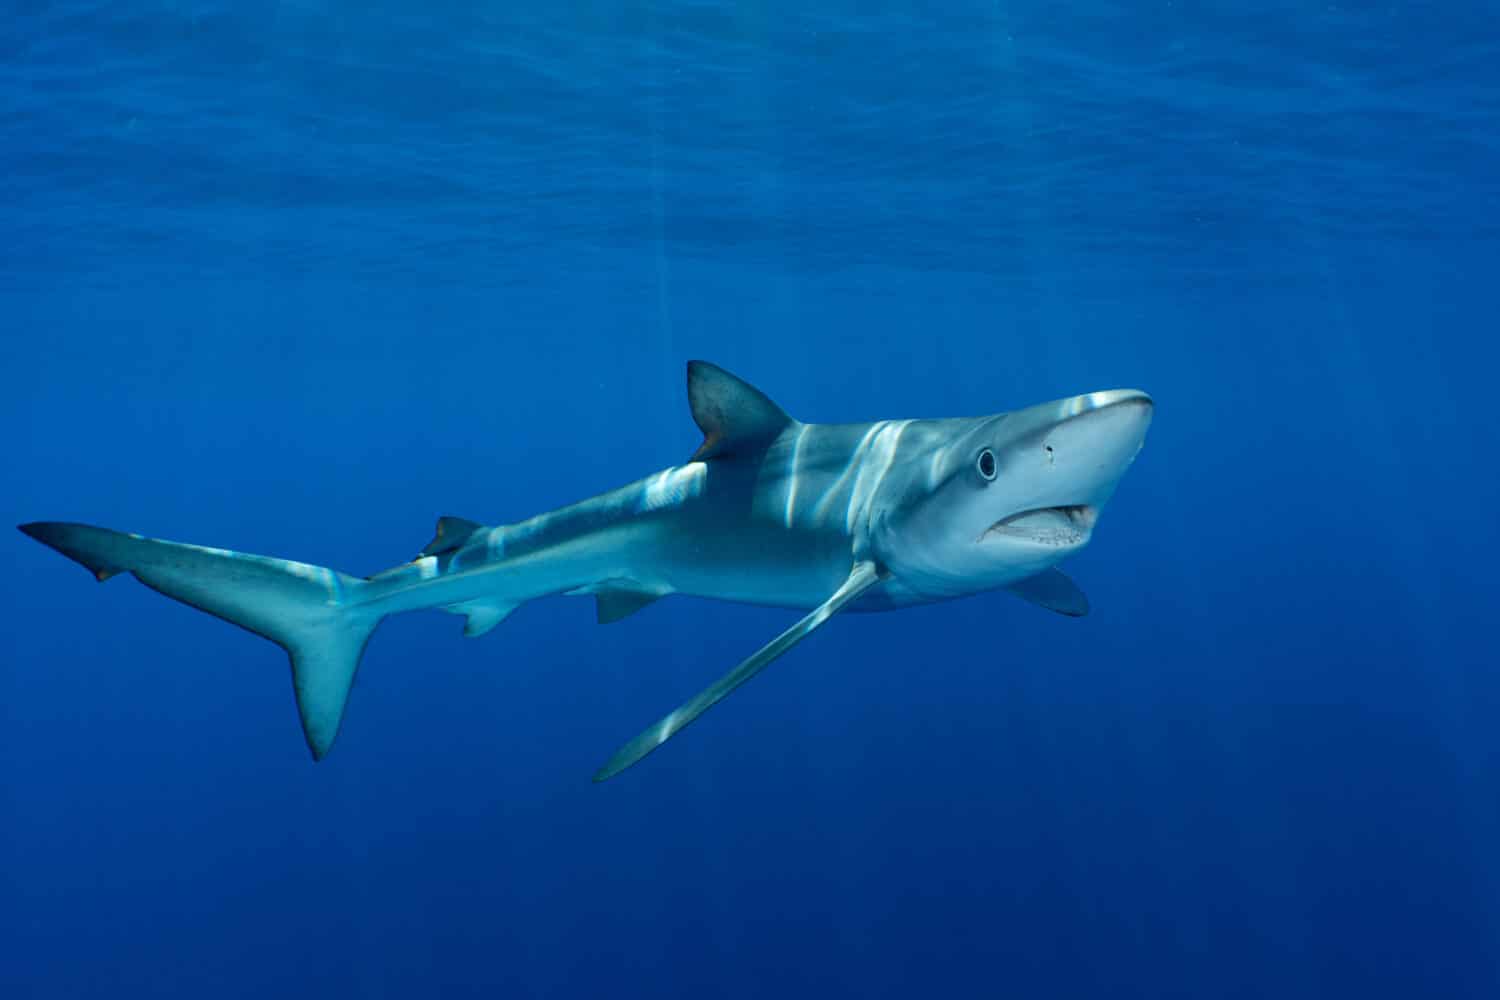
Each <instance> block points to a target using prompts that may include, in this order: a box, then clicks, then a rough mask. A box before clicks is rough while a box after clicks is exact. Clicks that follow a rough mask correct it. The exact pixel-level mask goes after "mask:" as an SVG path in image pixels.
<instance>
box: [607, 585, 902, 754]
mask: <svg viewBox="0 0 1500 1000" xmlns="http://www.w3.org/2000/svg"><path fill="white" fill-rule="evenodd" d="M885 576H886V574H885V571H884V570H882V569H880V568H879V567H877V566H876V565H875V564H874V563H873V562H859V563H855V565H854V569H853V571H852V572H850V574H849V578H848V579H847V580H845V581H844V583H843V585H842V586H840V587H839V589H838V590H836V591H834V593H833V596H832V597H830V598H828V600H826V601H824V602H823V603H822V604H820V605H818V606H817V607H816V608H814V609H813V610H812V611H811V612H809V613H808V615H807V617H805V618H803V619H802V620H801V621H799V622H798V623H797V624H795V625H793V626H792V627H791V628H789V629H787V630H786V631H785V632H783V633H781V634H780V635H778V636H777V637H776V638H774V639H772V640H771V641H770V642H768V643H766V644H765V645H764V646H762V647H761V648H760V649H759V650H757V651H756V652H755V653H753V654H751V656H750V657H749V658H748V659H746V660H745V661H744V662H743V663H741V664H740V665H739V666H737V667H735V668H734V669H733V670H731V671H729V673H727V674H725V675H724V676H723V677H720V678H719V679H718V680H716V681H714V682H713V683H712V684H710V685H709V686H708V687H707V688H705V689H704V690H703V691H701V692H699V694H698V695H697V696H696V697H694V698H693V699H692V700H690V701H687V702H684V703H683V704H682V705H679V706H678V707H677V709H676V710H675V711H673V712H672V713H671V714H670V715H668V716H666V717H665V718H663V719H662V720H661V721H660V722H658V723H656V725H654V726H652V727H651V728H649V729H647V730H646V731H645V732H643V733H641V734H640V735H639V736H637V737H636V738H635V739H633V740H631V741H630V742H629V743H627V744H625V745H624V746H623V747H621V748H620V749H619V750H618V751H616V753H615V755H614V756H613V757H611V758H610V759H609V760H608V761H607V762H605V764H604V766H603V767H601V768H599V770H598V771H596V772H594V780H595V781H596V782H597V781H607V780H609V779H610V778H613V777H614V776H615V775H617V774H619V773H620V772H621V771H623V770H625V769H626V768H627V767H630V766H631V765H632V764H635V763H636V762H637V761H639V760H640V759H641V758H642V757H644V756H646V755H647V754H649V753H650V752H651V751H653V750H655V749H656V748H657V747H659V746H661V745H662V744H663V743H665V742H667V740H669V739H671V738H672V737H673V736H674V735H676V734H677V732H678V731H680V730H681V729H683V728H684V727H686V726H687V724H688V723H690V722H692V721H693V720H694V719H696V718H698V716H700V715H702V714H703V713H704V712H706V711H708V710H709V709H710V708H712V707H713V706H714V705H716V704H718V703H719V702H720V701H722V700H723V699H724V697H725V696H726V695H728V694H729V692H731V691H733V690H734V689H735V688H737V687H739V686H740V685H741V684H743V683H745V682H746V681H748V680H749V679H750V678H752V677H754V676H755V675H756V674H758V673H760V672H761V671H762V670H764V669H765V668H766V666H767V665H769V664H770V662H771V661H772V660H774V659H776V658H777V657H778V656H780V655H781V654H782V653H785V652H786V651H787V650H789V649H791V648H792V647H793V646H795V645H797V643H799V642H801V641H802V640H803V639H805V638H807V637H808V636H809V635H811V634H812V633H813V631H814V630H815V629H817V627H818V626H819V625H822V624H823V623H824V622H826V621H827V620H828V619H830V618H832V617H833V616H834V615H836V614H837V613H838V612H839V610H840V609H842V608H843V607H844V606H845V605H847V604H849V603H850V602H851V601H854V600H855V599H856V598H858V597H859V596H860V595H861V594H863V593H864V592H865V591H867V590H869V589H870V588H871V587H873V586H875V585H876V584H878V583H880V582H881V581H882V580H884V579H885Z"/></svg>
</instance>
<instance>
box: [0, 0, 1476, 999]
mask: <svg viewBox="0 0 1500 1000" xmlns="http://www.w3.org/2000/svg"><path fill="white" fill-rule="evenodd" d="M927 10H928V8H926V7H924V6H923V5H919V4H915V3H913V4H907V5H885V6H871V5H867V4H853V3H848V4H836V3H831V2H826V0H815V2H813V3H811V4H808V5H800V6H797V5H791V6H786V5H782V6H776V5H770V4H762V3H748V4H747V3H728V2H723V0H700V2H691V3H677V2H672V3H667V2H661V3H649V4H645V3H623V4H608V3H596V4H577V3H561V4H525V5H523V4H488V5H462V4H448V3H427V4H422V5H410V4H389V3H387V4H375V5H359V4H352V3H342V4H335V5H330V4H319V3H310V2H288V3H281V4H265V5H245V4H231V3H206V2H179V3H163V2H159V0H145V2H141V3H129V4H104V3H81V2H76V0H72V2H54V3H18V4H13V5H11V6H10V7H8V8H7V13H6V16H5V17H4V18H3V19H0V126H3V131H0V136H3V138H0V372H3V376H4V392H3V393H0V450H3V456H4V457H3V465H0V470H3V471H0V482H3V488H0V515H3V519H8V520H9V522H10V523H13V524H14V523H20V522H23V521H31V520H38V519H66V520H80V521H86V522H91V523H97V524H103V525H106V526H110V527H115V528H119V529H123V530H130V531H139V532H143V533H146V534H151V535H156V536H159V537H166V538H172V539H179V540H183V541H189V542H197V543H203V544H212V545H220V546H225V547H230V548H235V549H241V550H247V551H251V552H262V553H267V554H272V555H280V556H286V557H292V558H297V559H302V560H306V561H309V562H314V563H320V564H326V565H331V566H335V567H338V568H340V569H343V570H346V571H351V572H358V573H368V572H372V571H374V570H377V569H381V568H383V567H385V566H388V565H390V564H393V563H396V562H400V561H403V560H405V559H406V558H409V557H410V556H411V555H412V554H413V553H414V552H415V551H416V550H417V549H418V548H420V547H421V546H422V545H423V544H424V543H425V542H426V541H427V539H428V538H429V537H430V534H431V528H432V522H433V519H434V518H435V517H436V516H437V515H438V514H457V515H461V516H465V517H469V518H474V519H478V520H482V521H486V522H491V523H494V522H499V521H509V520H516V519H520V518H523V517H525V516H528V515H530V514H532V513H535V512H537V511H540V510H544V509H547V508H550V507H554V506H557V505H560V504H563V503H566V502H570V501H572V500H575V499H578V498H581V497H584V496H587V495H590V494H592V493H596V492H599V491H602V490H604V489H606V488H609V487H613V486H615V485H618V484H621V483H623V482H626V481H628V480H631V479H634V478H636V477H638V476H640V475H643V474H645V473H647V472H650V471H654V470H655V469H658V468H660V467H663V466H665V465H669V464H673V463H675V462H678V461H681V460H682V459H683V458H685V457H686V456H687V455H688V454H689V453H690V452H691V451H692V449H693V448H694V447H695V446H696V444H697V438H698V435H697V433H696V431H695V429H694V427H693V425H692V422H691V421H690V419H689V417H688V412H687V405H686V402H685V399H684V394H683V388H682V382H683V364H684V362H685V361H686V360H687V359H689V358H694V357H702V358H706V359H709V360H712V361H715V362H717V363H719V364H722V365H724V366H726V367H728V368H729V369H730V370H732V371H735V372H736V373H739V374H741V375H743V376H744V377H746V378H748V379H749V380H751V381H752V382H754V383H756V384H758V385H759V386H760V387H762V388H763V389H764V390H765V391H766V392H767V393H768V394H769V395H770V396H771V397H772V398H774V399H776V400H777V401H778V402H780V403H781V404H782V405H783V406H784V407H785V408H786V409H787V410H788V411H789V412H791V413H792V414H793V415H795V416H798V417H800V418H802V419H805V420H858V419H874V418H880V417H902V416H941V415H957V414H972V413H985V412H993V411H997V410H1003V409H1009V408H1013V407H1018V406H1023V405H1026V404H1030V403H1034V402H1039V401H1042V400H1046V399H1051V398H1054V397H1058V396H1064V395H1071V394H1074V393H1078V392H1084V391H1088V390H1093V389H1102V388H1110V387H1116V386H1139V387H1141V388H1144V389H1147V390H1149V391H1150V392H1151V393H1152V394H1153V395H1154V396H1155V398H1156V401H1157V412H1156V420H1155V424H1154V427H1153V429H1152V432H1151V436H1150V438H1149V439H1148V441H1147V445H1146V449H1145V451H1144V452H1143V453H1142V455H1141V457H1140V459H1139V461H1138V462H1137V463H1136V465H1135V467H1134V468H1133V470H1132V471H1131V472H1130V474H1129V475H1128V476H1127V477H1126V478H1125V480H1124V482H1123V483H1122V485H1121V487H1120V490H1119V493H1118V494H1117V496H1116V498H1115V500H1114V501H1113V503H1112V504H1111V506H1110V507H1109V509H1108V510H1107V511H1106V513H1105V515H1104V517H1103V519H1102V521H1101V524H1100V528H1099V531H1098V533H1097V535H1096V537H1095V540H1094V543H1093V545H1092V547H1091V548H1090V549H1089V550H1088V551H1087V552H1085V553H1083V554H1082V555H1081V556H1080V557H1078V558H1076V559H1074V560H1073V561H1072V562H1071V563H1070V564H1069V566H1068V569H1069V571H1070V573H1071V574H1072V575H1073V576H1074V577H1075V578H1076V579H1077V580H1079V582H1080V583H1081V584H1082V585H1083V587H1084V588H1085V590H1086V591H1087V592H1088V593H1089V595H1090V597H1091V598H1092V601H1093V604H1094V609H1095V610H1094V613H1093V614H1092V615H1091V616H1090V617H1088V618H1086V619H1082V620H1080V621H1072V620H1066V619H1062V618H1059V617H1056V616H1052V615H1049V614H1046V613H1045V612H1042V611H1039V610H1038V609H1036V608H1033V607H1029V606H1026V605H1024V604H1022V603H1020V602H1019V601H1016V600H1014V599H1013V598H1010V597H1008V596H1005V595H994V596H985V597H980V598H974V599H969V600H966V601H961V602H957V603H953V604H949V605H944V606H936V607H927V608H922V609H916V610H909V611H903V612H899V613H895V614H889V615H874V616H858V617H851V618H849V619H847V620H843V621H837V622H834V623H833V624H832V625H831V626H830V627H829V628H827V629H826V630H825V631H823V632H820V633H819V634H818V636H816V637H815V638H814V639H813V640H810V641H809V642H808V643H806V644H805V645H803V646H801V647H799V648H798V649H797V650H796V651H795V652H794V653H792V654H791V655H789V656H788V657H787V658H786V659H785V660H783V661H781V662H778V663H777V664H776V665H775V666H774V667H773V668H772V669H771V670H769V671H768V672H767V673H766V675H765V676H764V677H762V678H760V679H758V680H757V681H756V682H755V683H753V684H751V685H749V686H748V687H747V688H745V689H744V690H743V691H741V692H740V693H738V694H737V695H735V697H734V698H733V699H731V700H730V701H728V702H726V703H725V704H724V705H723V706H721V707H720V708H718V709H717V710H715V711H714V712H713V713H712V714H711V715H710V716H709V717H708V718H707V719H706V720H704V721H703V722H702V723H701V724H700V725H698V726H695V727H693V728H692V730H691V731H690V732H688V733H685V734H684V735H683V736H682V737H680V738H679V739H678V740H676V741H674V742H673V744H672V745H671V746H670V747H668V748H666V749H665V750H663V751H662V752H661V753H659V754H656V755H654V756H653V757H652V758H651V759H650V760H649V761H647V762H646V763H645V764H644V765H643V766H641V767H639V768H637V769H635V770H633V771H631V772H630V773H628V774H626V775H624V776H622V777H621V778H618V779H616V780H615V781H612V782H610V783H608V784H606V785H602V786H597V787H596V786H593V785H591V784H590V782H589V776H590V774H591V773H592V772H593V770H594V768H595V767H596V766H597V765H598V764H599V763H600V762H602V761H603V760H604V759H605V758H606V757H607V756H608V755H609V754H610V753H611V752H612V751H613V750H614V749H615V748H616V747H617V746H618V745H619V744H620V743H621V742H623V741H624V740H626V739H628V738H629V737H631V736H633V735H634V734H635V733H637V732H638V731H639V730H640V729H641V728H642V727H643V726H644V725H646V724H647V723H649V722H651V721H652V720H654V719H656V718H657V717H659V716H660V715H661V714H662V713H663V712H664V711H666V710H667V709H668V708H670V707H672V706H674V705H675V704H677V703H678V702H680V701H681V700H682V699H683V698H684V697H686V696H687V695H689V694H691V693H693V692H695V691H697V690H698V689H699V688H700V687H701V686H702V685H703V684H704V683H706V682H707V680H708V679H710V678H712V677H715V676H717V675H718V674H719V673H721V672H722V671H723V670H725V669H727V668H728V667H729V666H731V665H732V664H733V663H734V662H736V661H737V660H738V659H739V658H740V657H741V656H743V655H745V654H746V653H748V652H750V651H751V650H753V649H754V648H756V647H757V646H759V645H760V644H762V643H763V642H764V641H766V640H767V639H768V638H770V637H771V636H772V635H774V634H775V633H776V632H777V631H779V630H780V629H781V628H782V627H784V626H785V625H786V624H788V623H789V622H790V621H791V620H792V619H793V618H794V617H795V615H794V614H793V613H790V612H784V611H775V610H768V609H755V608H746V607H737V606H732V605H719V604H713V603H708V602H703V601H697V600H690V599H685V598H674V599H672V600H668V601H663V602H662V603H661V604H660V605H657V606H654V607H652V608H650V609H648V610H647V611H645V612H643V613H642V614H640V615H638V616H636V617H632V618H631V619H629V620H628V621H625V622H622V623H620V624H618V625H613V626H610V627H608V628H600V627H596V626H595V625H594V623H593V606H592V603H591V602H589V601H586V600H576V599H575V600H568V599H557V600H551V601H545V602H539V603H537V604H535V605H532V606H529V607H527V608H525V609H524V610H523V611H521V612H520V613H518V614H517V615H516V616H515V617H514V618H513V619H512V620H511V621H510V622H508V623H507V624H506V625H504V626H503V627H501V628H500V629H498V630H496V631H495V632H494V633H492V634H491V635H489V636H487V637H485V638H483V639H481V640H478V641H468V640H465V639H463V638H462V637H461V634H460V632H461V627H460V621H459V620H458V619H456V618H453V617H450V616H446V615H438V614H427V615H414V616H405V617H402V618H396V619H392V620H390V621H389V622H387V623H386V624H385V626H384V627H382V628H381V630H380V632H379V634H378V635H377V636H376V638H375V640H374V642H372V643H371V646H370V649H369V652H368V655H367V656H366V658H365V661H364V666H363V669H362V671H361V674H360V679H359V683H358V685H357V687H356V690H355V692H354V696H353V698H352V701H351V706H350V710H349V714H348V717H347V719H346V723H345V726H344V729H343V734H342V736H341V738H340V742H339V745H338V746H337V747H336V748H335V749H334V752H333V754H332V755H331V756H330V758H329V759H328V760H327V761H326V762H325V763H323V764H321V765H318V766H313V765H312V764H311V763H310V762H309V760H308V756H307V751H306V749H305V747H304V745H303V742H302V738H301V735H300V733H299V732H298V728H297V720H296V713H295V710H294V707H293V702H292V696H291V693H290V690H289V684H288V678H287V673H288V672H287V669H286V664H285V660H284V657H283V655H282V654H281V652H280V651H279V650H277V649H276V648H274V647H273V646H271V645H270V644H268V643H265V642H263V641H261V640H259V639H256V638H254V637H252V636H249V635H247V634H245V633H242V632H240V631H238V630H236V629H233V628H230V627H228V626H226V625H224V624H223V623H221V622H218V621H215V620H214V619H212V618H209V617H207V616H204V615H201V614H198V613H196V612H193V611H190V610H188V609H186V608H183V607H180V606H178V605H175V604H172V603H171V602H168V601H165V600H163V599H162V598H160V597H158V596H156V595H155V594H152V593H151V592H149V591H147V590H146V589H145V588H143V587H141V586H139V585H137V584H136V583H134V582H133V581H130V580H128V579H123V580H121V581H118V582H112V583H110V584H109V585H108V586H107V587H104V588H100V587H98V586H96V585H95V584H93V583H92V582H91V581H90V580H89V579H88V578H87V577H86V575H85V574H84V573H83V572H81V571H80V570H79V569H78V568H77V567H76V566H73V565H72V564H70V563H68V562H66V561H65V560H63V559H61V558H59V557H57V556H56V555H54V554H53V553H51V552H48V551H46V550H44V549H42V548H41V547H39V546H37V545H36V544H35V543H33V542H31V541H30V540H28V539H26V538H25V537H23V536H22V535H20V534H19V533H10V534H6V535H0V562H3V565H4V567H5V568H6V573H5V575H4V579H3V581H0V607H3V611H0V642H3V646H0V648H3V651H4V657H3V662H0V996H4V997H6V998H8V1000H10V998H15V1000H20V998H33V997H35V998H51V997H111V998H118V997H122V996H137V995H139V996H152V997H179V996H180V997H215V998H219V997H256V998H263V997H304V996H305V997H334V996H357V997H385V996H388V997H412V996H486V997H493V996H507V997H510V996H514V997H524V996H578V997H602V996H609V997H625V996H649V997H653V998H661V997H677V996H684V997H686V996H693V997H726V998H760V997H767V996H773V997H789V996H802V995H817V996H823V997H828V996H859V997H875V996H888V997H901V998H907V997H969V996H1007V997H1049V998H1050V997H1100V996H1109V997H1125V996H1132V997H1151V998H1159V997H1195V998H1201V997H1247V998H1248V997H1257V998H1258V997H1269V996H1275V997H1283V998H1285V997H1330V996H1351V997H1361V998H1368V997H1377V996H1379V997H1386V996H1389V997H1419V996H1430V997H1444V998H1468V997H1476V998H1479V997H1486V998H1492V997H1495V996H1497V995H1500V732H1497V722H1500V662H1497V660H1500V655H1497V646H1496V638H1495V636H1496V629H1495V621H1496V615H1497V601H1496V597H1497V589H1500V588H1497V586H1496V566H1497V559H1500V551H1497V550H1500V546H1497V536H1500V529H1497V527H1496V513H1497V507H1500V489H1497V465H1500V433H1497V429H1496V428H1497V419H1496V413H1495V409H1496V403H1495V392H1496V377H1497V376H1496V362H1497V360H1500V349H1497V346H1496V335H1497V332H1500V325H1497V322H1496V308H1497V301H1500V26H1497V25H1500V10H1497V8H1496V7H1495V5H1494V4H1493V3H1473V4H1466V3H1459V2H1452V3H1443V4H1421V5H1418V4H1368V3H1333V4H1315V5H1307V4H1290V3H1272V4H1269V5H1265V4H1262V5H1256V6H1255V7H1254V9H1253V10H1252V9H1248V8H1245V7H1244V5H1241V4H1230V3H1212V4H1184V3H1177V4H1173V3H1149V4H1147V3H1115V2H1106V0H1087V2H1085V3H1082V4H1078V5H1073V6H1071V7H1066V8H1064V7H1059V6H1058V5H1056V4H1044V3H1034V2H1026V3H1021V4H993V3H991V4H970V3H957V4H949V5H946V6H944V7H942V8H940V10H941V13H929V12H927Z"/></svg>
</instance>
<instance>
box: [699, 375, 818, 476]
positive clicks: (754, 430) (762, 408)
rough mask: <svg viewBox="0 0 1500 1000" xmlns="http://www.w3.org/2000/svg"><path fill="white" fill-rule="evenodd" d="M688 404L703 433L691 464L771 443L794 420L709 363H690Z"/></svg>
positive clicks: (753, 390)
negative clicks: (701, 440) (701, 441)
mask: <svg viewBox="0 0 1500 1000" xmlns="http://www.w3.org/2000/svg"><path fill="white" fill-rule="evenodd" d="M687 375H688V379H687V381H688V405H689V406H691V407H692V409H693V421H694V422H695V423H697V425H698V429H699V430H701V431H703V443H702V444H701V445H699V446H698V450H697V451H695V452H693V457H692V458H691V459H689V461H692V462H700V461H703V460H705V459H710V458H718V457H719V456H721V455H729V454H735V453H743V452H746V451H752V450H754V449H757V448H764V447H765V446H766V445H768V444H770V443H771V442H772V441H773V440H774V439H775V438H776V435H778V434H780V433H781V432H782V430H783V429H785V428H786V426H787V425H788V424H790V423H792V418H791V417H789V416H787V415H786V412H785V411H783V410H782V408H781V407H779V406H777V405H776V404H775V403H773V402H771V400H770V398H769V397H767V396H766V394H765V393H763V392H761V391H760V390H759V389H757V388H755V386H753V385H751V384H750V383H749V382H746V381H745V380H744V379H740V378H736V377H735V376H733V375H731V374H729V373H728V372H726V371H725V370H724V369H722V368H720V367H719V366H718V365H711V364H709V363H708V362H707V361H689V362H688V370H687Z"/></svg>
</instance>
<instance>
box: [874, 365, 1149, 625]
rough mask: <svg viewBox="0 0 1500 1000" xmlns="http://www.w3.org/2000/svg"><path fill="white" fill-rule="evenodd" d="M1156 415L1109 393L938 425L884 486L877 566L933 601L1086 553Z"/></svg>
mask: <svg viewBox="0 0 1500 1000" xmlns="http://www.w3.org/2000/svg"><path fill="white" fill-rule="evenodd" d="M1151 410H1152V403H1151V397H1150V396H1147V395H1146V394H1145V393H1144V392H1140V391H1138V390H1135V389H1113V390H1110V391H1107V392H1092V393H1088V394H1087V395H1083V396H1073V397H1071V398H1069V399H1060V400H1057V401H1055V402H1052V403H1043V404H1041V405H1039V406H1032V407H1028V408H1027V409H1024V410H1016V411H1015V412H1012V413H1002V414H998V415H996V416H991V417H975V418H968V419H961V420H944V421H938V422H936V423H935V424H934V425H932V426H933V430H934V431H935V433H934V434H932V435H929V436H927V440H926V441H924V442H923V443H922V444H921V445H920V447H919V448H917V449H914V450H913V451H911V452H908V453H907V454H903V455H901V456H900V457H899V459H898V465H899V469H896V468H893V469H892V473H893V474H892V475H889V476H888V477H887V478H886V481H885V482H884V483H883V484H882V487H881V489H880V496H879V497H878V498H877V501H876V503H875V504H874V506H873V508H872V511H871V519H870V542H871V545H872V547H873V549H874V554H875V555H876V557H877V558H878V559H879V560H880V561H881V563H882V564H884V565H885V566H886V567H887V568H888V569H889V570H890V571H891V572H893V573H894V574H895V575H896V577H897V578H898V579H899V580H901V582H902V584H903V585H904V586H906V587H908V588H910V589H912V590H914V591H917V592H919V593H924V594H930V595H933V596H939V595H955V594H963V593H972V592H975V591H980V590H987V589H990V588H993V587H1000V586H1004V585H1005V584H1008V583H1013V582H1015V581H1017V580H1021V579H1025V578H1026V577H1028V576H1032V575H1035V574H1037V573H1040V572H1042V571H1043V570H1045V569H1047V568H1049V567H1051V566H1052V565H1054V564H1056V563H1057V562H1059V561H1060V560H1062V559H1063V558H1065V557H1066V556H1068V555H1071V554H1072V553H1074V552H1077V551H1078V550H1079V549H1081V548H1083V546H1085V545H1087V544H1088V542H1089V539H1090V537H1092V535H1093V530H1094V524H1095V522H1096V521H1097V519H1098V517H1099V510H1100V508H1102V507H1103V506H1104V504H1105V502H1106V501H1107V500H1109V498H1110V495H1111V494H1113V493H1114V491H1115V486H1116V485H1117V484H1118V483H1119V481H1120V477H1121V476H1123V475H1124V474H1125V470H1126V469H1128V468H1129V467H1130V463H1131V461H1132V460H1134V458H1135V456H1136V453H1137V452H1139V451H1140V449H1141V445H1142V444H1143V443H1144V442H1145V439H1146V429H1147V428H1148V427H1149V426H1150V424H1151ZM901 450H902V451H906V449H904V448H903V449H901Z"/></svg>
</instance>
